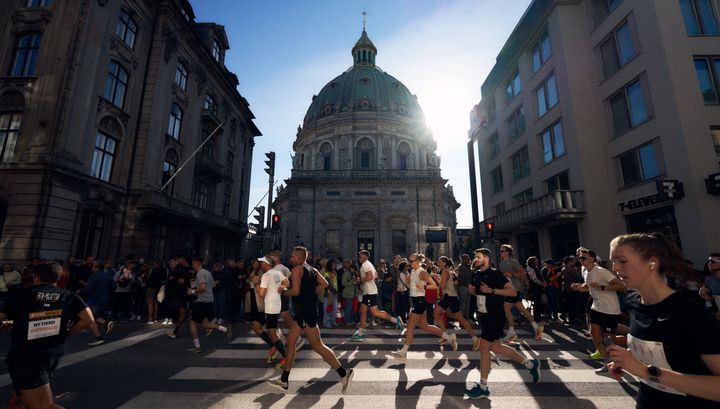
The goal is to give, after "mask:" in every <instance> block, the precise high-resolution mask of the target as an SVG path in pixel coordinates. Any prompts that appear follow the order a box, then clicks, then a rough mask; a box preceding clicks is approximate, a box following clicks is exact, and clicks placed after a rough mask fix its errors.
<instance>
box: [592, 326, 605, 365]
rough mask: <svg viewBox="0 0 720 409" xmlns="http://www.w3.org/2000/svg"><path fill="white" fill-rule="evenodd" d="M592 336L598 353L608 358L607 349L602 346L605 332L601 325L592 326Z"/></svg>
mask: <svg viewBox="0 0 720 409" xmlns="http://www.w3.org/2000/svg"><path fill="white" fill-rule="evenodd" d="M590 335H592V340H593V344H595V349H596V350H597V351H600V354H601V355H602V356H603V357H605V358H607V353H606V352H605V347H604V346H603V344H602V338H603V330H602V328H600V326H599V325H596V324H590Z"/></svg>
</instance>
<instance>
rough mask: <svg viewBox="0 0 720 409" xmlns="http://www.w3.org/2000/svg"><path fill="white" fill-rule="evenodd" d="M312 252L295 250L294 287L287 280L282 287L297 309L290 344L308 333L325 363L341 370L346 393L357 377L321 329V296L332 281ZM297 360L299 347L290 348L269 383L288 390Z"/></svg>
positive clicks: (314, 347)
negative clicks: (315, 265) (311, 261)
mask: <svg viewBox="0 0 720 409" xmlns="http://www.w3.org/2000/svg"><path fill="white" fill-rule="evenodd" d="M307 257H308V251H307V249H306V248H305V247H302V246H298V247H295V248H294V249H293V252H292V256H291V258H290V262H291V263H292V265H293V269H292V275H291V276H290V283H291V285H292V286H291V287H290V288H289V289H288V287H287V284H288V282H287V280H286V281H283V285H282V287H281V288H282V289H283V290H287V294H288V295H289V296H291V297H292V303H293V308H294V312H295V317H294V321H291V322H289V324H290V333H289V334H288V338H287V341H288V345H295V343H296V342H297V340H298V338H299V337H300V334H303V333H304V334H305V337H307V339H308V341H309V342H310V346H312V349H313V351H315V352H316V353H317V354H318V355H320V356H321V357H322V358H323V359H324V360H325V362H327V363H328V364H330V366H331V367H332V368H333V369H335V371H337V373H338V375H339V376H340V382H341V383H342V393H345V392H347V390H348V388H349V387H350V382H351V381H352V378H353V370H352V369H348V370H346V369H345V368H344V367H343V366H342V365H340V362H339V361H338V359H337V357H336V356H335V353H334V352H333V351H332V350H331V349H330V348H328V347H327V346H326V345H325V343H323V341H322V338H321V336H320V329H319V328H318V326H317V324H318V322H317V321H318V317H317V296H318V295H319V294H321V293H322V291H323V290H325V288H327V286H328V283H327V281H325V278H323V276H322V275H321V274H319V273H318V271H317V270H315V269H314V268H312V267H311V266H310V265H309V264H307ZM294 363H295V350H294V349H293V348H290V349H289V350H288V355H287V358H286V363H285V369H283V372H282V375H280V377H278V378H271V379H268V383H270V384H271V385H274V386H277V387H279V388H280V389H282V390H284V391H287V390H288V388H289V384H288V380H289V378H290V371H291V370H292V366H293V364H294Z"/></svg>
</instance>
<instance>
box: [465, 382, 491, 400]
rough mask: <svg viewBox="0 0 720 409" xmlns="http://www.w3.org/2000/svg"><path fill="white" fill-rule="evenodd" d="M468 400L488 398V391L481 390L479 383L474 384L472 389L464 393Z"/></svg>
mask: <svg viewBox="0 0 720 409" xmlns="http://www.w3.org/2000/svg"><path fill="white" fill-rule="evenodd" d="M465 394H466V395H467V396H468V398H470V399H487V398H489V397H490V389H483V388H482V387H481V386H480V384H479V383H476V384H475V386H474V387H473V388H472V389H468V390H466V391H465Z"/></svg>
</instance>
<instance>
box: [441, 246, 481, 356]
mask: <svg viewBox="0 0 720 409" xmlns="http://www.w3.org/2000/svg"><path fill="white" fill-rule="evenodd" d="M437 265H438V267H440V274H441V275H440V288H442V289H443V298H442V299H441V300H440V301H438V303H437V307H435V312H434V314H435V322H436V323H437V324H438V326H440V329H441V330H442V332H443V333H445V331H446V328H445V321H444V320H443V319H442V315H443V313H445V314H446V315H447V317H448V318H454V319H456V320H457V321H458V322H459V323H460V325H462V327H463V328H465V331H467V333H468V334H469V335H470V336H471V337H472V341H473V349H477V348H478V346H479V342H480V341H479V340H478V338H477V336H476V335H475V331H474V330H473V327H472V325H470V322H468V320H466V319H465V317H464V316H463V313H462V311H460V297H458V293H457V288H456V287H455V285H456V281H457V279H458V277H457V274H455V271H454V269H453V261H452V260H450V259H449V258H447V257H445V256H442V257H440V259H439V260H438V261H437ZM444 341H445V338H440V343H444ZM450 345H451V346H452V349H453V351H457V335H456V334H452V335H450Z"/></svg>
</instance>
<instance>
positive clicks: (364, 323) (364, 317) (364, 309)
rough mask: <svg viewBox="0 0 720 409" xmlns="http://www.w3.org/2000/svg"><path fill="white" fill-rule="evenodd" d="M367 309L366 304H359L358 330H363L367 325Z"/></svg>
mask: <svg viewBox="0 0 720 409" xmlns="http://www.w3.org/2000/svg"><path fill="white" fill-rule="evenodd" d="M367 310H368V307H367V305H365V304H360V324H358V329H359V330H363V329H365V327H366V326H367Z"/></svg>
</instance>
